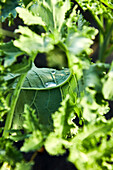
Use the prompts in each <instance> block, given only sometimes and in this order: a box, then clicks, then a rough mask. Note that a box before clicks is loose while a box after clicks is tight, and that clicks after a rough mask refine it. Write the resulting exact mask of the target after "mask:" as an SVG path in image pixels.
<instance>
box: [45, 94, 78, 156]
mask: <svg viewBox="0 0 113 170" xmlns="http://www.w3.org/2000/svg"><path fill="white" fill-rule="evenodd" d="M61 105H62V106H61V107H60V108H59V110H58V111H56V112H55V113H54V114H53V115H52V118H53V126H54V132H51V133H50V134H49V136H48V137H47V139H46V141H45V144H44V146H45V148H46V150H47V151H48V152H49V153H50V154H51V155H59V154H64V153H65V151H66V150H65V148H67V147H69V145H70V143H69V142H68V140H67V138H68V137H69V138H70V137H72V136H73V135H75V134H76V133H77V130H78V128H77V126H76V125H75V124H74V122H73V119H74V118H75V114H74V106H75V105H74V104H73V103H72V101H71V100H70V96H69V95H67V96H66V98H65V99H64V100H63V101H62V103H61Z"/></svg>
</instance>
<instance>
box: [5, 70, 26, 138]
mask: <svg viewBox="0 0 113 170" xmlns="http://www.w3.org/2000/svg"><path fill="white" fill-rule="evenodd" d="M26 75H27V73H24V74H22V75H21V76H20V79H19V81H18V83H17V86H16V88H15V90H14V93H13V96H12V98H11V107H10V111H9V113H8V115H7V118H6V123H5V127H4V132H3V136H4V137H7V136H8V135H9V132H8V130H10V128H11V125H12V120H13V115H14V111H15V106H16V103H17V100H18V97H19V94H20V91H21V87H22V84H23V82H24V79H25V77H26Z"/></svg>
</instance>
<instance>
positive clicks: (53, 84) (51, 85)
mask: <svg viewBox="0 0 113 170" xmlns="http://www.w3.org/2000/svg"><path fill="white" fill-rule="evenodd" d="M45 85H46V87H55V86H56V83H54V82H47V83H46V84H45Z"/></svg>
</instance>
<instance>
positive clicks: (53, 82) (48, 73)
mask: <svg viewBox="0 0 113 170" xmlns="http://www.w3.org/2000/svg"><path fill="white" fill-rule="evenodd" d="M17 76H18V75H17ZM13 77H14V75H12V74H11V75H10V76H8V77H7V80H10V79H12V78H13ZM71 77H72V76H71V74H70V72H69V69H64V70H55V69H47V68H42V69H39V68H36V67H35V66H33V67H32V69H31V70H30V71H29V72H28V74H27V77H26V79H25V81H24V83H23V86H22V89H21V93H20V96H19V99H18V102H17V105H16V108H15V115H14V121H13V127H14V128H18V127H22V124H23V119H24V117H23V116H22V114H23V112H24V105H25V104H28V105H29V106H31V107H32V108H33V109H35V110H36V114H37V115H38V118H39V123H40V124H42V129H43V128H44V129H45V130H46V131H47V130H48V131H49V130H50V128H51V127H52V126H51V123H52V118H51V114H52V113H54V112H55V111H56V110H58V108H59V106H60V102H61V101H62V99H63V98H65V96H66V93H71V94H73V90H72V89H71V87H70V86H71V84H68V83H70V81H72V84H73V88H74V87H75V88H76V82H75V80H74V79H73V78H71ZM16 84H17V83H16V82H15V83H14V84H13V89H15V87H16Z"/></svg>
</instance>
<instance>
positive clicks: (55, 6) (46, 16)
mask: <svg viewBox="0 0 113 170" xmlns="http://www.w3.org/2000/svg"><path fill="white" fill-rule="evenodd" d="M34 8H35V10H34ZM69 9H70V1H69V0H65V1H63V2H62V1H56V0H54V1H43V2H41V1H39V2H38V5H37V4H36V5H33V6H32V7H31V10H32V12H33V11H34V12H35V14H37V13H38V15H39V16H40V17H41V18H42V20H43V21H44V22H45V24H46V26H47V28H48V30H50V31H51V32H53V31H54V30H58V32H60V31H61V27H62V25H63V23H64V20H65V14H66V12H67V11H68V10H69Z"/></svg>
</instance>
